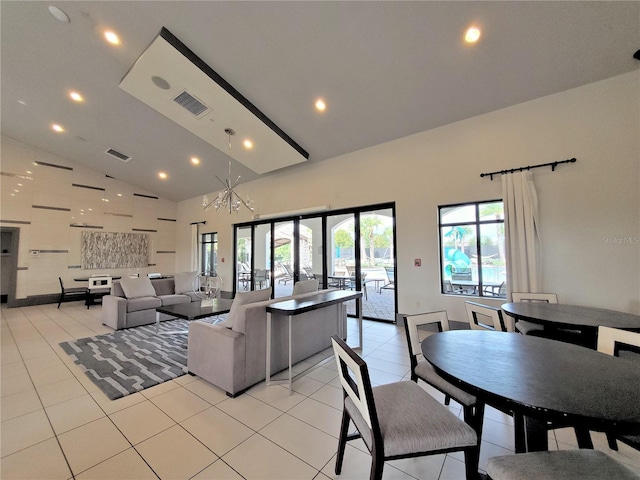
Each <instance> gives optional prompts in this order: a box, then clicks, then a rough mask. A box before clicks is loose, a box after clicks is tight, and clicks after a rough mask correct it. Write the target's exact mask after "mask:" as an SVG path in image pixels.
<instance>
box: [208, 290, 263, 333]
mask: <svg viewBox="0 0 640 480" xmlns="http://www.w3.org/2000/svg"><path fill="white" fill-rule="evenodd" d="M270 297H271V289H270V288H265V289H262V290H252V291H250V292H238V293H236V296H235V297H234V299H233V303H232V304H231V309H230V310H229V316H228V317H227V319H226V320H225V321H224V322H220V323H219V324H218V325H220V326H223V327H227V328H233V322H234V321H235V319H236V313H237V312H238V310H240V307H242V306H243V305H247V304H249V303H256V302H263V301H265V300H269V298H270Z"/></svg>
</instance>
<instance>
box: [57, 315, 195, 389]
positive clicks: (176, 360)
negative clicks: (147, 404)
mask: <svg viewBox="0 0 640 480" xmlns="http://www.w3.org/2000/svg"><path fill="white" fill-rule="evenodd" d="M188 329H189V322H187V321H186V320H171V321H165V322H161V323H160V334H156V325H155V324H153V325H145V326H142V327H136V328H129V329H126V330H119V331H117V332H113V333H108V334H106V335H98V336H96V337H89V338H81V339H79V340H75V341H71V342H63V343H61V344H60V346H61V347H62V348H63V349H64V351H65V352H66V353H68V354H69V355H70V356H71V357H72V358H73V360H74V362H75V363H76V364H78V365H80V366H81V367H82V368H83V369H84V372H85V373H86V375H87V376H88V377H89V378H90V379H91V380H92V381H93V383H95V384H96V385H97V386H98V387H99V388H100V390H102V391H103V392H104V393H105V394H106V395H107V396H108V397H109V398H110V399H111V400H115V399H116V398H120V397H124V396H125V395H129V394H130V393H135V392H138V391H140V390H143V389H145V388H149V387H152V386H154V385H158V384H159V383H162V382H166V381H167V380H171V379H174V378H177V377H180V376H182V375H184V374H186V373H187V337H188V334H187V332H186V331H187V330H188ZM180 330H181V331H184V332H185V333H171V334H166V335H163V334H162V333H163V332H175V331H180Z"/></svg>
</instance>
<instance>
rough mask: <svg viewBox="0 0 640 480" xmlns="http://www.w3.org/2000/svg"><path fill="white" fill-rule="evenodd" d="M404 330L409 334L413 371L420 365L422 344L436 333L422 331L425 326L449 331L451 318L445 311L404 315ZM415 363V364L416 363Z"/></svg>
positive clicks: (408, 341) (408, 340)
mask: <svg viewBox="0 0 640 480" xmlns="http://www.w3.org/2000/svg"><path fill="white" fill-rule="evenodd" d="M402 318H403V320H404V329H405V332H406V334H407V343H408V345H409V357H410V359H411V370H412V371H413V369H414V368H415V365H416V364H417V363H418V358H419V357H420V356H421V355H422V349H421V348H420V344H421V343H422V340H424V339H425V338H426V337H428V336H429V335H433V334H434V333H436V332H429V331H427V330H420V327H421V326H423V325H436V326H437V327H438V331H439V332H445V331H447V330H449V317H448V316H447V312H446V311H445V310H441V311H439V312H427V313H418V314H415V315H403V317H402ZM414 362H415V363H414Z"/></svg>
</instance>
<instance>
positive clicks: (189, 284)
mask: <svg viewBox="0 0 640 480" xmlns="http://www.w3.org/2000/svg"><path fill="white" fill-rule="evenodd" d="M196 275H198V272H179V273H176V274H175V275H174V276H173V282H174V284H175V291H176V293H190V292H193V280H194V279H195V278H196Z"/></svg>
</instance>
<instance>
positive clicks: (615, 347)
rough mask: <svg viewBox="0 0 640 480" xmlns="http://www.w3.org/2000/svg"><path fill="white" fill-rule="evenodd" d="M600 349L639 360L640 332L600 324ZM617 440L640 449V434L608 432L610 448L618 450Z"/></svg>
mask: <svg viewBox="0 0 640 480" xmlns="http://www.w3.org/2000/svg"><path fill="white" fill-rule="evenodd" d="M598 351H599V352H602V353H606V354H607V355H613V356H614V357H620V356H622V357H626V356H627V355H629V356H631V357H635V358H634V359H635V360H638V359H640V333H637V332H629V331H627V330H621V329H619V328H611V327H603V326H600V327H598ZM616 440H620V441H621V442H623V443H626V444H627V445H629V446H630V447H632V448H635V449H636V450H640V434H638V435H614V434H613V433H607V441H608V442H609V448H611V449H612V450H618V443H617V441H616Z"/></svg>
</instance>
